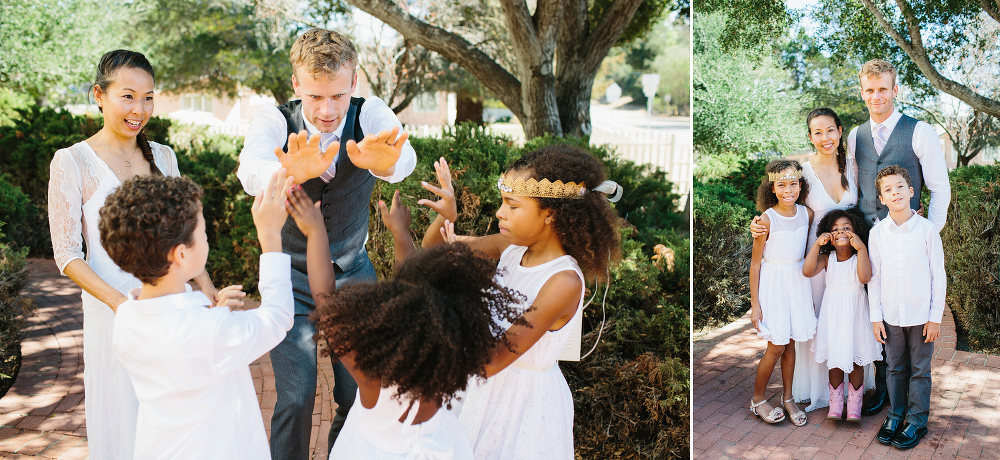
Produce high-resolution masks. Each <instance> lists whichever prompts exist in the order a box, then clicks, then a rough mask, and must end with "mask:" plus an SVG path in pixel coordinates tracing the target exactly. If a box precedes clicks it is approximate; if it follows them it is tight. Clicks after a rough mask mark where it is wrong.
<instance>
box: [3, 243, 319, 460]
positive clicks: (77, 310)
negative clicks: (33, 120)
mask: <svg viewBox="0 0 1000 460" xmlns="http://www.w3.org/2000/svg"><path fill="white" fill-rule="evenodd" d="M28 266H29V267H30V268H31V276H30V278H29V280H28V287H27V288H25V290H24V292H23V293H22V294H25V295H30V296H34V297H35V299H36V300H37V301H38V311H37V313H36V315H35V316H34V317H32V318H29V319H28V321H27V323H26V324H25V326H24V332H25V339H24V342H23V343H22V344H21V352H22V355H23V358H22V361H21V362H22V364H21V371H20V373H19V374H18V376H17V380H16V381H15V382H14V386H13V388H11V389H10V391H8V392H7V394H6V395H5V396H4V397H3V398H2V399H0V457H2V458H12V459H18V458H59V459H85V458H88V454H87V437H86V436H87V428H86V421H85V417H84V405H83V310H82V307H81V300H80V288H79V287H77V286H76V284H75V283H73V281H71V280H70V279H69V278H67V277H64V276H61V275H60V274H59V271H58V269H57V268H56V265H55V263H54V262H53V261H51V260H42V259H31V260H30V261H29V262H28ZM248 303H249V302H248ZM250 373H251V374H252V375H253V379H254V387H256V389H257V398H258V401H261V415H262V416H263V418H264V427H265V429H266V430H267V431H268V437H270V425H271V414H272V413H273V412H274V402H275V392H274V373H273V371H272V370H271V362H270V359H269V358H268V355H264V356H263V357H261V358H260V359H258V360H257V361H256V362H254V363H253V364H251V365H250ZM332 390H333V369H332V366H331V364H330V359H329V358H320V359H319V376H318V379H317V388H316V406H315V409H314V412H313V423H312V438H311V445H310V447H311V449H312V457H311V458H313V459H319V460H323V459H326V458H327V455H328V454H329V451H330V449H329V448H328V447H327V433H328V432H329V431H330V421H331V420H332V414H333V404H334V403H333V393H332Z"/></svg>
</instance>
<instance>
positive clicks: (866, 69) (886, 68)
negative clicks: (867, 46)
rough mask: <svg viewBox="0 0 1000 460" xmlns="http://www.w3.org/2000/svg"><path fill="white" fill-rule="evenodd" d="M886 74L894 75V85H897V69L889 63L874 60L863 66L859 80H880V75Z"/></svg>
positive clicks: (859, 73)
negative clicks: (873, 78) (866, 78)
mask: <svg viewBox="0 0 1000 460" xmlns="http://www.w3.org/2000/svg"><path fill="white" fill-rule="evenodd" d="M884 73H889V74H891V75H892V84H893V85H895V84H896V68H895V67H893V65H892V64H890V63H889V62H888V61H883V60H881V59H872V60H870V61H868V62H866V63H864V65H862V66H861V71H860V72H858V80H861V79H862V78H864V77H868V78H872V77H875V78H878V76H879V75H882V74H884Z"/></svg>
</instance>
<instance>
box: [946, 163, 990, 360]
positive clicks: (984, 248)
mask: <svg viewBox="0 0 1000 460" xmlns="http://www.w3.org/2000/svg"><path fill="white" fill-rule="evenodd" d="M949 176H950V179H951V206H950V207H949V208H948V222H947V224H946V225H945V226H944V229H942V230H941V242H942V243H943V245H944V249H945V251H944V254H945V255H944V261H945V273H946V274H947V278H948V306H950V307H951V310H952V313H953V314H954V316H955V320H956V321H957V322H958V326H959V328H960V329H961V330H963V331H964V332H965V338H966V341H967V342H968V344H969V346H970V347H971V348H972V349H973V350H974V351H979V352H984V353H989V354H996V353H998V352H1000V257H998V254H1000V228H998V227H1000V166H997V165H994V166H966V167H963V168H958V169H956V170H954V171H952V172H951V173H950V174H949Z"/></svg>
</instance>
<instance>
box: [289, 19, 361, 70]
mask: <svg viewBox="0 0 1000 460" xmlns="http://www.w3.org/2000/svg"><path fill="white" fill-rule="evenodd" d="M291 61H292V71H293V72H297V71H298V70H299V69H303V70H305V71H306V72H309V74H310V75H312V76H313V77H319V76H332V75H333V74H335V73H337V72H339V71H340V69H341V68H343V67H347V68H348V69H350V70H351V72H352V73H353V72H354V71H355V69H356V68H357V66H358V51H357V49H355V48H354V43H353V42H351V39H350V38H347V36H345V35H343V34H340V33H337V32H334V31H332V30H326V29H312V30H309V31H307V32H306V33H304V34H302V35H301V36H300V37H299V38H298V39H296V40H295V43H294V44H292V52H291Z"/></svg>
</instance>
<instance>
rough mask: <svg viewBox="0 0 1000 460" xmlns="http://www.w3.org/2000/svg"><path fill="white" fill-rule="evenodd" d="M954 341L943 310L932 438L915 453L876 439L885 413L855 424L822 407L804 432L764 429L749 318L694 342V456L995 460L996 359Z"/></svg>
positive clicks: (998, 434) (998, 420)
mask: <svg viewBox="0 0 1000 460" xmlns="http://www.w3.org/2000/svg"><path fill="white" fill-rule="evenodd" d="M955 340H956V335H955V321H954V319H953V318H952V315H951V310H950V309H948V308H946V309H945V314H944V319H943V320H942V322H941V337H940V338H939V339H938V341H937V342H936V344H935V350H934V359H933V361H932V362H931V363H932V369H933V375H932V381H933V384H932V390H931V416H930V421H929V423H928V429H929V432H928V434H927V436H926V437H924V439H922V440H921V441H920V444H919V445H918V446H917V447H915V448H913V449H911V450H907V451H901V450H898V449H896V448H894V447H891V446H885V445H882V444H880V443H879V442H878V441H875V434H876V433H877V432H878V429H879V427H881V425H882V422H883V421H885V416H886V413H887V412H886V410H885V409H883V411H882V412H881V413H880V414H878V415H874V416H871V417H862V419H861V423H860V424H858V423H849V422H833V421H830V420H826V412H827V411H826V409H825V408H823V409H818V410H815V411H813V412H811V413H809V423H808V424H807V425H806V426H804V427H795V426H794V425H792V424H791V422H788V421H785V422H781V423H778V424H776V425H768V424H766V423H764V422H763V421H761V420H759V419H758V418H756V416H754V415H753V414H751V413H750V409H749V404H750V396H751V394H752V393H753V382H754V377H755V374H756V369H757V361H758V360H759V359H760V356H761V355H762V354H763V352H764V348H765V344H766V342H764V340H763V339H760V338H758V337H757V336H756V334H755V333H754V330H753V327H752V326H751V325H750V313H749V312H747V314H746V315H744V316H743V317H742V318H740V319H739V320H737V321H736V322H734V323H732V324H730V325H728V326H725V327H723V328H721V329H717V330H715V331H712V332H710V333H708V334H705V335H703V336H700V337H698V336H696V337H694V344H693V345H694V374H693V378H694V401H693V408H692V409H693V414H694V428H693V431H694V433H693V446H694V458H699V459H712V460H714V459H729V458H748V459H751V458H752V459H763V458H767V459H787V458H795V459H810V458H815V459H859V458H864V459H869V458H888V459H905V458H913V459H945V458H948V459H952V458H960V459H966V458H969V459H976V458H998V457H1000V453H998V451H997V450H998V449H1000V412H998V401H1000V356H992V355H989V356H988V355H984V354H982V353H969V352H964V351H956V350H955ZM779 366H780V365H779ZM775 371H776V372H774V373H773V374H772V378H771V380H770V382H769V385H768V388H767V395H769V396H772V398H771V399H772V403H775V401H777V400H778V398H775V397H773V395H775V394H777V393H780V391H781V376H780V373H779V372H778V368H777V367H776V368H775ZM800 407H804V406H802V405H800Z"/></svg>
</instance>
